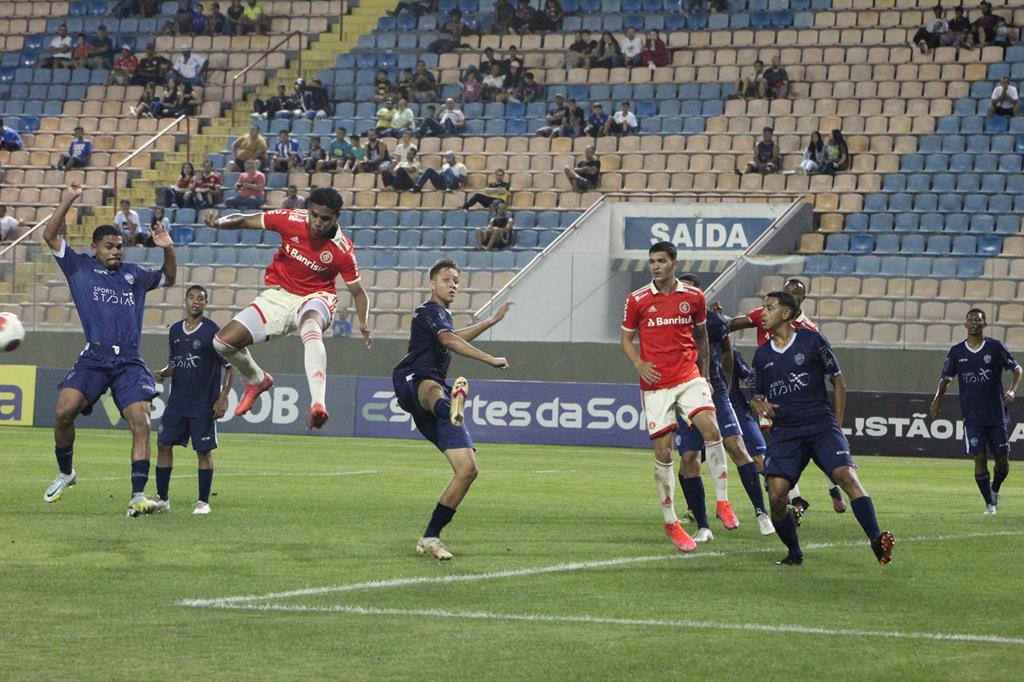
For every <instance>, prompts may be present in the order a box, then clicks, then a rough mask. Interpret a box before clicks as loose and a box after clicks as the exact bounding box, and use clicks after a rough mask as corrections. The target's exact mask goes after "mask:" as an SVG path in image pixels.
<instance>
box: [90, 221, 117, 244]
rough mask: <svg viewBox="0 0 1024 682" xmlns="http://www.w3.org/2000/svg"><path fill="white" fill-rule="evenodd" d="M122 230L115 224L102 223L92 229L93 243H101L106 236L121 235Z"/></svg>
mask: <svg viewBox="0 0 1024 682" xmlns="http://www.w3.org/2000/svg"><path fill="white" fill-rule="evenodd" d="M121 236H123V235H122V234H121V230H119V229H117V228H116V227H114V226H113V225H100V226H99V227H97V228H96V229H95V230H93V231H92V243H93V244H99V243H100V241H101V240H102V239H103V238H104V237H121Z"/></svg>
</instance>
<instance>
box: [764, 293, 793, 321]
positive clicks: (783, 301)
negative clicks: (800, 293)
mask: <svg viewBox="0 0 1024 682" xmlns="http://www.w3.org/2000/svg"><path fill="white" fill-rule="evenodd" d="M764 297H765V298H774V299H775V300H776V301H778V302H779V305H780V306H782V307H783V308H789V312H790V316H789V319H790V320H795V319H796V318H798V317H800V304H798V303H797V302H796V299H795V298H793V294H787V293H786V292H785V291H769V292H768V293H767V294H765V296H764Z"/></svg>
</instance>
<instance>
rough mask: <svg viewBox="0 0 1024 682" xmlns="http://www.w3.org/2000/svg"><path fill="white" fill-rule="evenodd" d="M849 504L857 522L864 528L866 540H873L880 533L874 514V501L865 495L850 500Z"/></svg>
mask: <svg viewBox="0 0 1024 682" xmlns="http://www.w3.org/2000/svg"><path fill="white" fill-rule="evenodd" d="M850 506H851V507H853V515H854V516H856V517H857V523H859V524H860V527H861V528H863V529H864V534H865V535H867V536H868V540H871V541H872V542H874V540H875V538H877V537H878V536H879V535H881V534H882V531H881V530H879V528H878V518H877V517H876V516H875V503H874V502H872V501H871V498H870V497H868V496H867V495H865V496H864V497H858V498H857V499H856V500H850Z"/></svg>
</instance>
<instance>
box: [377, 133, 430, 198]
mask: <svg viewBox="0 0 1024 682" xmlns="http://www.w3.org/2000/svg"><path fill="white" fill-rule="evenodd" d="M416 151H417V150H416V145H410V146H409V148H408V150H406V152H405V158H404V159H403V160H401V161H399V162H398V163H397V164H396V165H395V168H394V171H392V170H390V169H389V170H382V171H381V172H380V179H381V182H383V183H384V186H385V187H388V188H390V189H393V190H395V191H396V192H401V191H403V190H407V189H412V188H413V187H415V186H416V181H417V180H418V179H419V175H420V162H419V161H418V160H417V159H416Z"/></svg>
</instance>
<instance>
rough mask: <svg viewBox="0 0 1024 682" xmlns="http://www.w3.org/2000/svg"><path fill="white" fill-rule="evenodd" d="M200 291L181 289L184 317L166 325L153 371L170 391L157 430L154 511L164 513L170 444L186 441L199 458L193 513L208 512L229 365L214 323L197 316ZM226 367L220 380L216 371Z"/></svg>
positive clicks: (231, 373) (202, 307)
mask: <svg viewBox="0 0 1024 682" xmlns="http://www.w3.org/2000/svg"><path fill="white" fill-rule="evenodd" d="M208 298H209V297H208V296H207V293H206V289H205V288H203V287H201V286H199V285H198V284H193V285H192V286H190V287H189V288H188V289H187V290H186V291H185V311H186V315H185V319H184V320H182V321H180V322H175V323H174V324H172V325H171V331H170V335H169V339H168V344H169V347H170V354H169V355H168V358H167V365H166V366H164V367H163V368H162V369H159V370H157V371H156V372H154V375H155V376H156V379H157V381H163V380H164V379H166V378H167V377H170V378H171V395H170V397H169V398H168V399H167V407H166V409H164V414H163V417H161V418H160V428H159V429H158V430H157V438H156V443H157V450H156V492H157V496H156V497H155V498H154V500H155V501H156V503H157V505H158V509H157V511H170V509H171V502H170V498H169V497H168V490H169V488H170V485H171V468H172V467H173V466H174V446H175V445H181V446H185V445H188V443H189V440H190V439H191V441H192V449H193V450H195V451H196V456H197V457H198V459H199V501H198V502H196V504H195V507H194V508H193V509H192V513H193V514H209V513H210V487H211V485H213V455H211V454H210V453H211V452H212V451H213V450H214V449H215V448H216V447H217V420H218V419H220V418H221V417H223V416H224V412H225V411H226V410H227V407H228V393H229V392H230V391H231V382H232V380H233V379H234V377H235V369H234V367H231V366H230V365H228V364H227V363H226V362H225V361H224V359H223V358H222V357H221V356H220V355H218V354H217V351H215V350H214V349H213V337H214V335H216V333H217V332H218V331H220V326H219V325H218V324H217V323H216V322H214V321H213V320H211V319H209V318H207V317H205V316H204V315H203V313H204V312H206V302H207V300H208ZM222 367H227V372H226V373H225V375H224V382H223V384H222V383H221V380H220V371H221V368H222Z"/></svg>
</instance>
